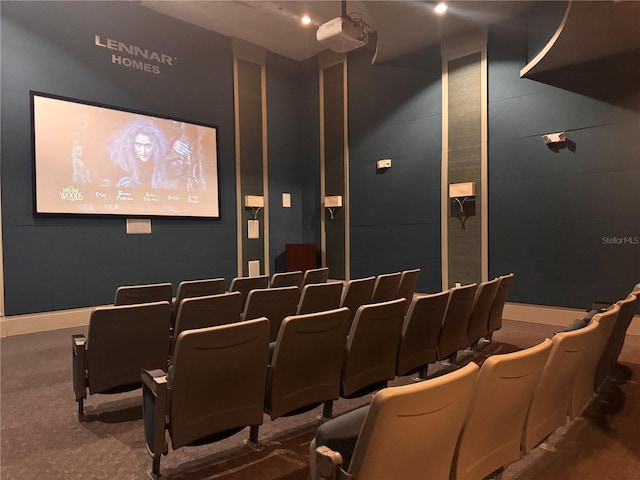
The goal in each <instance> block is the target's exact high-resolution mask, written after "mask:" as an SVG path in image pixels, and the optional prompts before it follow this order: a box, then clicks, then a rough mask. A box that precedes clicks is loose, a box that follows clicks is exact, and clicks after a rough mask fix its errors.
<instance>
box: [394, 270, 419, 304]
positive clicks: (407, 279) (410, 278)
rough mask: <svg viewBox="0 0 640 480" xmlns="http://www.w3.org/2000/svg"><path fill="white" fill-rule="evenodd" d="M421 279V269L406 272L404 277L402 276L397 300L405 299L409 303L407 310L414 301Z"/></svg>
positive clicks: (403, 274) (403, 273)
mask: <svg viewBox="0 0 640 480" xmlns="http://www.w3.org/2000/svg"><path fill="white" fill-rule="evenodd" d="M419 277H420V269H419V268H415V269H413V270H404V271H403V272H402V275H400V285H398V294H397V295H396V298H404V299H405V300H406V301H407V308H409V305H411V300H413V294H414V293H415V291H416V286H417V285H418V278H419Z"/></svg>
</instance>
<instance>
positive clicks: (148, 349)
mask: <svg viewBox="0 0 640 480" xmlns="http://www.w3.org/2000/svg"><path fill="white" fill-rule="evenodd" d="M170 319H171V305H170V304H169V302H153V303H144V304H136V305H118V306H108V307H99V308H96V309H94V310H93V311H92V312H91V317H90V319H89V330H88V344H89V349H88V351H87V353H86V356H87V377H88V383H89V392H90V393H106V392H108V391H109V390H114V389H119V388H121V387H128V386H135V385H138V384H140V383H141V380H140V370H141V369H143V368H144V369H156V368H165V367H166V365H167V352H168V351H169V323H170Z"/></svg>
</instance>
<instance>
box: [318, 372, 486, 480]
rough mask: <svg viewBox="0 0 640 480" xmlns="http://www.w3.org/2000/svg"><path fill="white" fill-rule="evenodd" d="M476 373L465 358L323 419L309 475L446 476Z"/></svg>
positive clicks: (325, 479) (436, 479)
mask: <svg viewBox="0 0 640 480" xmlns="http://www.w3.org/2000/svg"><path fill="white" fill-rule="evenodd" d="M477 375H478V366H477V365H476V364H474V363H469V364H467V365H466V366H465V367H462V368H460V369H458V370H456V371H453V372H451V373H447V374H446V375H442V376H439V377H436V378H433V379H430V380H425V381H423V382H418V383H414V384H411V385H405V386H401V387H391V388H385V389H383V390H381V391H379V392H378V393H376V395H375V396H374V398H373V401H372V402H371V406H366V407H362V408H360V409H358V410H355V411H353V412H349V413H347V414H345V415H342V416H340V417H338V418H336V419H333V420H331V421H329V422H327V423H325V424H324V425H322V426H321V427H320V428H319V429H318V432H317V434H316V438H315V439H314V440H313V441H312V442H311V445H310V468H311V479H312V480H329V479H347V478H349V479H354V480H358V479H360V480H364V479H385V480H386V479H389V480H404V479H407V480H409V479H411V480H414V479H425V480H432V479H433V480H444V479H448V478H449V471H450V470H451V461H452V458H453V453H454V450H455V446H456V441H457V439H458V435H459V433H460V427H461V426H462V423H463V421H464V418H465V416H466V414H467V411H468V408H469V402H470V400H471V397H472V394H473V389H474V387H475V383H476V378H477ZM350 417H351V418H350ZM349 427H351V431H350V432H349V431H345V430H346V429H348V428H349ZM341 440H346V441H341ZM354 444H355V447H353V445H354ZM336 445H337V446H338V447H339V446H341V445H342V446H343V448H340V449H338V448H336Z"/></svg>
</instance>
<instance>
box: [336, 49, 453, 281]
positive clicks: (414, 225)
mask: <svg viewBox="0 0 640 480" xmlns="http://www.w3.org/2000/svg"><path fill="white" fill-rule="evenodd" d="M374 46H375V42H372V41H371V40H370V42H369V45H368V46H367V47H366V48H365V49H362V50H359V51H356V52H354V53H352V54H350V55H349V60H348V68H349V99H348V100H349V177H350V178H349V189H350V190H349V195H350V208H351V210H350V215H351V231H350V233H351V277H352V278H358V277H363V276H367V275H374V274H378V273H385V272H394V271H399V270H403V269H409V268H421V269H422V272H421V275H420V280H419V284H418V289H419V291H422V292H435V291H439V290H440V288H441V261H440V175H441V144H442V100H441V95H442V86H441V72H442V68H441V57H440V47H439V45H438V46H435V47H432V48H430V49H425V50H421V51H418V52H415V53H412V54H410V55H407V56H405V57H403V58H399V59H396V60H394V61H391V62H387V63H384V64H381V65H373V66H372V65H371V58H372V56H373V52H374ZM385 158H390V159H391V160H392V166H391V168H390V169H389V170H387V171H386V172H384V173H382V174H380V173H377V171H376V161H377V160H380V159H385Z"/></svg>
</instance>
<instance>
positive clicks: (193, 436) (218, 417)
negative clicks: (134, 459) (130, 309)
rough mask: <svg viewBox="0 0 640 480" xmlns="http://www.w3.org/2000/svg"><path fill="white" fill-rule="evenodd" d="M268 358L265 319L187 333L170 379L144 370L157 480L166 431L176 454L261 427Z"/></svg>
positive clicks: (178, 348) (147, 423) (145, 409)
mask: <svg viewBox="0 0 640 480" xmlns="http://www.w3.org/2000/svg"><path fill="white" fill-rule="evenodd" d="M268 356H269V321H268V320H267V319H266V318H261V319H256V320H250V321H246V322H240V323H234V324H229V325H222V326H218V327H210V328H203V329H199V330H188V331H185V332H182V333H181V334H180V335H179V336H178V341H177V343H176V349H175V352H174V354H173V357H172V361H171V363H172V367H171V370H170V372H169V373H168V375H167V374H166V373H165V372H164V371H162V370H153V371H149V370H145V371H144V372H142V381H143V417H144V435H145V441H146V444H147V449H148V451H149V454H150V455H151V456H152V457H153V463H152V471H151V473H152V476H153V477H154V478H158V477H159V476H160V458H161V456H162V455H163V454H167V452H168V443H167V440H166V438H165V432H166V431H168V432H169V436H170V438H171V446H172V448H173V450H176V449H178V448H181V447H184V446H191V445H202V444H206V443H212V442H215V441H218V440H221V439H223V438H226V437H228V436H231V435H233V434H235V433H237V432H239V431H241V430H242V429H244V428H245V427H247V426H249V427H250V426H256V425H260V424H262V422H263V409H264V386H265V381H266V377H267V362H268ZM230 378H232V379H238V380H241V381H234V382H229V379H230Z"/></svg>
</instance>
